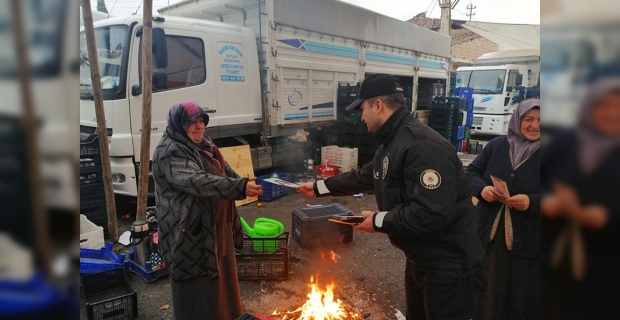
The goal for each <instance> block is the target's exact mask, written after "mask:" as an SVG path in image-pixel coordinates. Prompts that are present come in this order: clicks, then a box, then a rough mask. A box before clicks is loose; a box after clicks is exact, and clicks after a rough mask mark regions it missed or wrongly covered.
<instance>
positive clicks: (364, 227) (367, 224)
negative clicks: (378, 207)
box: [353, 211, 376, 233]
mask: <svg viewBox="0 0 620 320" xmlns="http://www.w3.org/2000/svg"><path fill="white" fill-rule="evenodd" d="M375 213H376V212H374V211H362V214H361V215H362V216H364V217H366V220H364V222H362V223H358V224H356V225H354V226H353V229H355V230H357V231H361V232H367V233H374V232H376V231H375V227H374V226H373V225H372V216H373V215H374V214H375Z"/></svg>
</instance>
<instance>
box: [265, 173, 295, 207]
mask: <svg viewBox="0 0 620 320" xmlns="http://www.w3.org/2000/svg"><path fill="white" fill-rule="evenodd" d="M274 173H275V175H277V178H279V179H282V180H285V181H288V182H293V174H292V173H289V172H282V171H277V170H274V171H271V173H269V174H266V175H262V176H258V177H256V184H260V185H261V186H262V187H263V194H261V195H260V196H258V200H262V201H271V200H273V199H276V198H279V197H281V196H284V195H287V194H289V193H291V192H293V188H291V187H285V186H281V185H277V184H275V183H271V182H265V181H263V180H265V179H267V178H271V177H272V176H273V177H276V176H275V175H274Z"/></svg>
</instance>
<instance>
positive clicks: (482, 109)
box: [474, 107, 487, 111]
mask: <svg viewBox="0 0 620 320" xmlns="http://www.w3.org/2000/svg"><path fill="white" fill-rule="evenodd" d="M474 111H487V107H474Z"/></svg>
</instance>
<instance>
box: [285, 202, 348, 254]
mask: <svg viewBox="0 0 620 320" xmlns="http://www.w3.org/2000/svg"><path fill="white" fill-rule="evenodd" d="M336 215H348V216H350V215H353V213H352V212H351V210H349V209H347V208H345V207H343V206H341V205H339V204H337V203H334V204H331V205H327V206H320V207H310V208H295V209H293V218H292V219H293V223H292V224H293V239H295V241H297V242H298V243H299V244H300V245H301V246H302V247H304V248H314V247H321V246H323V245H329V244H333V243H338V242H343V243H349V242H351V241H353V227H351V226H349V225H344V224H340V223H335V222H330V221H329V218H330V217H332V216H336Z"/></svg>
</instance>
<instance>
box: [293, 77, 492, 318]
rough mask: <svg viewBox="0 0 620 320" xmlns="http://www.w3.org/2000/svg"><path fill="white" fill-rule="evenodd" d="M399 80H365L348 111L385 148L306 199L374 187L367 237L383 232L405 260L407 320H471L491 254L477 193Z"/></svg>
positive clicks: (310, 188)
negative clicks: (408, 103)
mask: <svg viewBox="0 0 620 320" xmlns="http://www.w3.org/2000/svg"><path fill="white" fill-rule="evenodd" d="M402 92H403V89H402V87H401V84H400V81H398V80H397V79H395V78H394V77H392V76H390V75H386V74H375V75H371V76H369V77H367V78H366V79H364V81H363V82H362V84H361V86H360V90H359V95H358V99H357V100H356V101H354V102H353V103H352V104H351V105H349V106H348V107H347V108H346V110H347V111H351V110H354V109H357V108H360V109H361V110H362V121H364V123H366V125H367V126H368V131H369V132H371V133H374V135H373V139H376V140H377V141H378V142H379V144H380V146H379V149H378V150H377V151H376V153H375V156H374V158H373V160H372V161H371V162H369V163H367V164H365V165H364V166H362V167H361V168H360V169H359V170H356V171H351V172H347V173H344V174H341V175H338V176H334V177H330V178H328V179H326V180H319V181H316V182H309V183H305V184H303V185H301V186H300V187H299V188H298V191H299V192H301V193H303V194H304V195H306V196H325V195H335V196H341V195H352V194H356V193H359V192H367V191H370V190H374V192H375V196H376V200H377V206H378V208H379V210H380V211H379V212H373V211H362V213H361V215H363V216H365V217H366V219H365V220H364V222H362V223H360V224H358V225H356V226H354V228H355V229H356V230H358V231H362V232H382V233H385V234H387V235H388V237H389V238H390V241H391V242H392V244H393V245H394V246H395V247H397V248H399V249H401V250H402V251H403V252H404V253H405V256H406V258H407V263H406V268H405V293H406V299H407V319H409V320H412V319H427V320H430V319H473V318H474V314H475V311H476V307H477V296H478V294H479V292H480V290H482V284H483V281H484V276H485V274H486V266H487V264H488V262H487V260H486V255H485V252H484V249H483V246H482V243H481V241H480V238H479V237H478V235H477V230H476V222H475V219H474V218H475V217H474V210H473V204H472V191H471V188H470V186H469V183H468V180H467V176H466V175H465V172H464V170H463V167H462V163H461V161H460V160H459V158H458V157H457V155H456V150H455V148H454V146H452V145H451V144H450V142H448V141H447V140H446V139H445V138H444V137H442V136H441V135H439V134H438V133H437V132H435V131H434V130H433V129H431V128H430V127H428V126H427V125H425V124H423V123H422V122H420V121H419V120H417V119H415V118H413V117H412V116H411V114H410V113H409V112H408V110H407V109H406V108H405V100H404V96H403V93H402Z"/></svg>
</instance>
